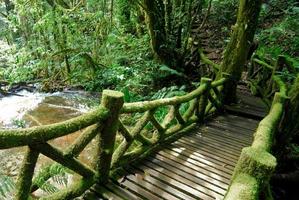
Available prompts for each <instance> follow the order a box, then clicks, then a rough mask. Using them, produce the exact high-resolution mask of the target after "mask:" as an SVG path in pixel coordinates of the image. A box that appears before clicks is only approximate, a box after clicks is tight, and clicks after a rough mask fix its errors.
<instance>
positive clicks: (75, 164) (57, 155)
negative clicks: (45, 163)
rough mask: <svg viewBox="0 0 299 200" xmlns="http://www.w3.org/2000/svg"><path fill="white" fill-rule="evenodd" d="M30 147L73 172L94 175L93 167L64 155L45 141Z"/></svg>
mask: <svg viewBox="0 0 299 200" xmlns="http://www.w3.org/2000/svg"><path fill="white" fill-rule="evenodd" d="M32 148H34V149H35V150H37V151H39V152H41V153H42V154H44V155H45V156H47V157H48V158H51V159H52V160H54V161H56V162H58V163H60V164H61V165H63V166H65V167H67V168H69V169H71V170H73V171H74V172H76V173H78V174H80V175H81V176H83V177H93V176H95V175H96V172H95V171H94V170H93V169H91V168H89V167H88V166H87V165H85V164H83V163H81V162H80V161H79V160H78V159H76V158H73V157H67V156H65V155H64V154H63V152H62V151H60V150H59V149H56V148H54V147H53V146H51V145H49V144H47V143H44V144H38V145H35V146H34V147H32Z"/></svg>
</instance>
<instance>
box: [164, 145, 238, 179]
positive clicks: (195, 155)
mask: <svg viewBox="0 0 299 200" xmlns="http://www.w3.org/2000/svg"><path fill="white" fill-rule="evenodd" d="M174 147H175V148H171V149H169V150H172V151H174V152H176V153H179V154H183V155H186V156H188V157H189V158H190V159H193V160H196V161H198V162H202V163H205V164H207V165H209V166H210V167H213V168H215V169H219V170H222V171H225V172H226V173H227V174H230V175H231V174H232V171H233V170H234V166H235V164H236V162H230V161H226V162H225V161H221V160H220V159H219V157H216V156H214V155H211V154H208V155H209V156H206V154H207V153H206V152H199V151H198V152H194V151H190V150H188V149H186V148H185V147H182V146H179V145H174ZM223 160H225V159H223Z"/></svg>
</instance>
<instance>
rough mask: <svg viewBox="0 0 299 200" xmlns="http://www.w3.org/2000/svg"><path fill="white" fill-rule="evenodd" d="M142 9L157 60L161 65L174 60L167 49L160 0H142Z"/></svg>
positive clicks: (163, 12) (163, 11)
mask: <svg viewBox="0 0 299 200" xmlns="http://www.w3.org/2000/svg"><path fill="white" fill-rule="evenodd" d="M144 8H145V12H146V15H147V25H148V29H149V34H150V36H151V45H152V49H153V52H154V53H155V56H156V57H157V59H159V60H161V61H162V62H163V63H166V64H170V63H169V62H170V61H171V60H172V59H173V58H174V57H173V56H171V53H170V49H169V48H168V42H167V34H166V24H165V10H164V4H163V1H162V0H157V1H153V0H144Z"/></svg>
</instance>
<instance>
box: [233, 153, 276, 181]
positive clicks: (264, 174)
mask: <svg viewBox="0 0 299 200" xmlns="http://www.w3.org/2000/svg"><path fill="white" fill-rule="evenodd" d="M276 165H277V162H276V158H275V157H274V156H273V155H271V154H270V153H268V152H266V151H264V150H262V149H256V148H253V147H246V148H244V149H243V150H242V153H241V156H240V158H239V161H238V163H237V165H236V167H235V171H234V177H235V176H237V175H238V174H239V173H246V174H249V175H251V176H253V177H255V178H256V180H257V181H258V184H260V185H263V184H265V183H267V181H268V180H269V178H270V176H271V175H272V173H273V172H274V170H275V167H276Z"/></svg>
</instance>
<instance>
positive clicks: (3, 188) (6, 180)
mask: <svg viewBox="0 0 299 200" xmlns="http://www.w3.org/2000/svg"><path fill="white" fill-rule="evenodd" d="M14 189H15V183H14V181H13V179H12V178H11V177H9V176H7V175H5V174H2V173H1V172H0V199H2V198H1V197H4V198H5V197H7V196H9V194H10V193H11V192H12V191H13V190H14Z"/></svg>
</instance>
